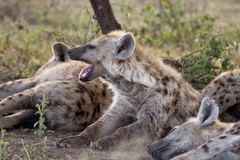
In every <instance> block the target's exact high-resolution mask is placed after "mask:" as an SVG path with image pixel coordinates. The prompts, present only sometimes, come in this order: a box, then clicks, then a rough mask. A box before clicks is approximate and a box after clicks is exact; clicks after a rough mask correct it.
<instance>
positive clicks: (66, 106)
mask: <svg viewBox="0 0 240 160" xmlns="http://www.w3.org/2000/svg"><path fill="white" fill-rule="evenodd" d="M52 50H53V54H54V56H53V58H52V59H51V60H49V62H48V63H46V64H45V65H44V66H43V67H41V68H40V69H39V70H38V71H37V73H36V74H35V76H34V77H32V78H27V79H20V80H16V81H11V82H7V83H4V84H1V85H0V98H2V99H3V100H2V101H1V102H0V115H1V117H0V128H12V127H16V126H27V127H29V126H32V125H33V124H34V123H35V122H36V120H37V119H36V116H35V113H36V109H37V108H36V107H35V106H36V104H37V103H39V101H40V100H41V99H42V96H43V95H45V96H46V98H47V100H48V105H47V107H46V114H45V117H46V125H47V127H48V128H49V129H56V130H83V129H85V128H86V127H87V126H88V125H89V124H91V123H93V122H94V121H96V120H97V119H99V117H100V116H101V115H102V113H103V111H104V110H106V109H107V108H108V106H109V105H110V104H111V102H112V91H111V90H110V89H108V86H107V85H106V84H103V83H102V82H101V81H100V80H99V79H96V80H94V81H91V82H86V83H83V82H81V81H79V80H78V79H77V75H78V74H79V72H80V70H81V69H82V68H83V66H84V65H85V63H83V62H80V61H72V60H70V59H69V56H68V54H67V50H68V47H67V46H66V45H65V44H63V43H54V44H53V47H52ZM10 113H11V114H10Z"/></svg>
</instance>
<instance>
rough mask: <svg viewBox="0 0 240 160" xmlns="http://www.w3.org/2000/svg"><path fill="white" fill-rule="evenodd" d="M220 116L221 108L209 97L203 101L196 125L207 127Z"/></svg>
mask: <svg viewBox="0 0 240 160" xmlns="http://www.w3.org/2000/svg"><path fill="white" fill-rule="evenodd" d="M218 114H219V108H218V106H217V104H216V103H215V102H214V100H212V99H211V98H209V97H205V98H203V100H202V103H201V106H200V109H199V112H198V115H197V119H196V124H197V125H200V126H207V125H209V124H211V123H213V121H215V120H216V119H217V117H218Z"/></svg>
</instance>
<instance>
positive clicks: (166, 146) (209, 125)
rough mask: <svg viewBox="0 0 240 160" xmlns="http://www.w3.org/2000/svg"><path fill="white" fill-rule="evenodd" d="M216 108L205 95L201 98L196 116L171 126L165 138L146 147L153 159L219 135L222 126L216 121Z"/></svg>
mask: <svg viewBox="0 0 240 160" xmlns="http://www.w3.org/2000/svg"><path fill="white" fill-rule="evenodd" d="M218 110H219V109H218V106H217V105H216V103H215V102H214V101H213V100H212V99H210V98H208V97H205V98H204V99H203V100H202V103H201V106H200V109H199V113H198V116H197V118H191V119H190V120H189V121H187V122H185V123H183V124H182V125H180V126H177V127H175V128H173V130H172V131H171V132H170V133H169V134H168V135H167V136H166V137H165V138H163V139H160V140H159V141H158V142H156V143H153V144H151V145H150V146H149V147H148V153H149V154H150V155H152V157H153V158H155V159H164V160H165V159H170V158H172V157H174V156H176V155H179V154H182V153H185V152H187V151H189V150H191V149H193V148H195V147H197V146H199V145H201V144H203V143H205V142H207V141H208V140H209V139H210V138H212V137H214V136H217V135H220V134H221V133H222V132H223V130H224V126H222V125H223V124H221V123H220V122H217V116H218Z"/></svg>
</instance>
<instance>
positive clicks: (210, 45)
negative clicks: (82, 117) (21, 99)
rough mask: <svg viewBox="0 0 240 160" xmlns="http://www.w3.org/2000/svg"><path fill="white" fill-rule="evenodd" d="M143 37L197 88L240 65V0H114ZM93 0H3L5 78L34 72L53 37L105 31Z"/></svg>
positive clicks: (121, 18) (0, 54) (0, 46)
mask: <svg viewBox="0 0 240 160" xmlns="http://www.w3.org/2000/svg"><path fill="white" fill-rule="evenodd" d="M110 3H111V6H112V8H113V11H114V14H115V17H116V18H117V20H118V22H119V23H120V24H121V25H122V27H123V28H124V29H125V30H127V31H130V32H133V33H134V34H135V36H136V38H137V40H138V42H139V43H141V44H143V45H147V46H151V47H154V48H156V50H157V51H158V52H159V54H161V56H163V57H167V58H169V59H172V60H175V61H176V62H177V63H178V64H179V65H178V70H179V71H181V72H182V73H183V74H184V76H185V78H186V79H187V80H188V81H189V82H190V83H192V84H193V86H194V87H195V88H197V89H201V88H203V87H204V86H205V85H206V84H207V83H208V82H209V81H210V80H212V79H213V78H214V77H215V76H216V75H218V74H219V73H221V72H223V71H225V70H231V69H234V68H238V67H239V65H240V63H239V42H240V0H227V1H226V0H184V1H182V0H149V1H144V0H110ZM93 15H94V14H93V10H92V8H91V5H90V2H89V1H88V0H78V1H76V0H67V1H66V0H41V1H37V0H21V1H20V0H7V1H4V0H0V81H2V82H3V81H8V80H12V79H17V78H23V77H30V76H32V75H33V74H34V73H35V71H36V70H37V69H38V68H39V67H40V66H41V65H42V64H44V63H45V62H46V61H47V60H48V59H49V58H50V57H51V55H52V53H51V45H52V43H53V42H56V41H59V42H64V43H66V44H67V45H69V46H71V47H73V46H76V45H81V44H84V43H86V42H87V41H89V40H91V39H92V38H95V37H97V36H99V35H101V31H100V28H99V26H98V24H97V21H96V20H95V19H94V16H93Z"/></svg>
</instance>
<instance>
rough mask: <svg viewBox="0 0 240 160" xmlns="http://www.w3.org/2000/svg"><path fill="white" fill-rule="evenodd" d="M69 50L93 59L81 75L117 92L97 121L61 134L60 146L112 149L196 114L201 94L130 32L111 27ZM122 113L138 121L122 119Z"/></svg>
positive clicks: (158, 133) (78, 56)
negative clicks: (75, 132) (68, 134)
mask: <svg viewBox="0 0 240 160" xmlns="http://www.w3.org/2000/svg"><path fill="white" fill-rule="evenodd" d="M68 52H69V56H70V58H71V59H74V60H82V61H85V62H87V63H89V64H88V65H87V66H85V67H84V69H83V71H82V72H81V74H80V77H79V78H80V80H82V81H91V80H94V79H96V78H97V77H102V79H103V80H105V81H106V82H107V83H109V84H110V86H111V88H112V89H113V90H114V92H115V94H116V97H115V98H114V102H113V104H112V105H111V107H110V109H109V110H108V111H107V112H106V113H105V114H104V115H103V116H102V117H101V118H100V119H99V120H98V121H97V122H95V123H93V124H92V125H90V126H89V127H87V128H86V129H85V130H84V131H83V132H82V133H80V134H79V135H77V136H72V137H66V138H63V139H61V140H60V141H59V142H57V146H58V147H77V146H81V145H89V144H90V143H91V142H92V141H95V143H94V144H93V146H95V147H97V148H98V149H100V150H109V149H112V148H113V147H115V146H117V145H118V144H119V142H121V141H123V140H130V139H132V138H135V137H137V136H144V135H146V136H147V137H149V138H150V139H156V138H157V137H162V136H164V135H166V133H168V131H170V130H171V128H173V127H175V126H176V125H180V124H182V123H183V122H185V121H186V120H187V119H188V118H189V117H191V116H194V115H196V113H197V110H198V104H199V102H198V96H199V95H198V94H199V93H198V92H197V91H195V90H194V89H193V88H192V87H191V85H190V84H188V83H187V82H186V81H185V80H184V79H183V77H182V76H181V75H180V74H179V73H178V72H177V71H176V70H174V69H173V68H171V67H170V66H168V65H164V64H163V63H162V61H161V59H160V58H159V57H158V56H156V55H155V52H154V51H153V50H151V49H148V48H144V47H141V46H139V45H136V44H135V40H134V37H133V36H132V34H131V33H124V32H120V31H119V32H112V33H110V34H108V35H104V36H101V37H100V38H98V39H95V40H92V41H91V42H89V43H88V44H86V45H85V46H83V47H78V48H73V49H70V50H68ZM122 117H128V118H131V117H132V120H133V121H134V122H133V123H131V124H124V123H122V122H121V119H122Z"/></svg>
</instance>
